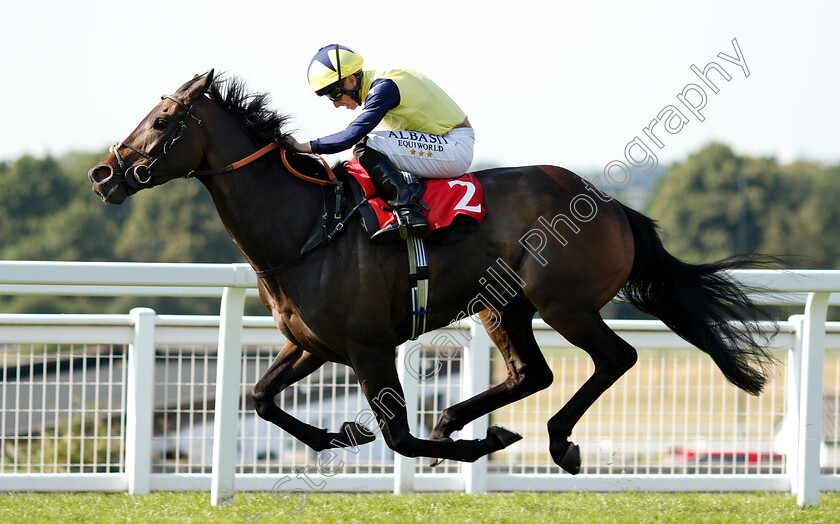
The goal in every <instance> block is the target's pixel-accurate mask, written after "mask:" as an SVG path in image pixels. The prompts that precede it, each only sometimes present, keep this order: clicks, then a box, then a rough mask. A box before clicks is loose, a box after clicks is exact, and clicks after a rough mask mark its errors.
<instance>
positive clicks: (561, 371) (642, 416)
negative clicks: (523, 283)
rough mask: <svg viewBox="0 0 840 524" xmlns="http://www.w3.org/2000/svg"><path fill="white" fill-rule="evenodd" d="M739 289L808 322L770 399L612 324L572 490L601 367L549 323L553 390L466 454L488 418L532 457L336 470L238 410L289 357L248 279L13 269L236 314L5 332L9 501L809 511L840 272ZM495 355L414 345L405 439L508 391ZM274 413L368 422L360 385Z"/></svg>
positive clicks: (358, 462)
mask: <svg viewBox="0 0 840 524" xmlns="http://www.w3.org/2000/svg"><path fill="white" fill-rule="evenodd" d="M736 276H737V277H738V278H739V279H740V280H741V281H742V282H744V283H746V284H750V285H761V286H764V287H766V288H768V289H771V290H772V291H774V292H777V293H804V295H799V296H801V297H802V298H801V299H797V298H796V297H794V298H791V296H790V295H788V296H785V297H780V296H773V295H769V294H768V295H767V296H765V297H759V298H760V299H761V300H762V301H763V302H765V303H779V302H787V303H790V302H791V301H793V302H796V301H797V300H803V301H804V303H805V309H804V314H803V315H799V316H795V317H792V318H791V319H790V320H789V321H786V322H782V324H781V327H782V332H781V333H780V335H779V336H778V337H777V338H776V341H775V346H774V347H775V348H776V349H775V351H776V352H777V356H778V357H779V359H780V362H781V364H780V367H779V369H778V371H777V373H776V376H775V377H774V379H773V380H772V381H771V383H770V384H769V385H768V388H767V390H766V392H765V393H764V394H763V395H762V396H761V397H758V398H753V397H748V396H746V395H743V394H741V393H739V392H738V391H737V390H735V389H734V388H732V387H731V386H729V385H727V384H725V383H724V381H723V378H722V376H721V375H720V373H719V372H717V371H716V369H714V367H713V364H711V361H710V360H709V359H708V358H707V357H706V356H705V355H704V354H702V353H701V352H699V351H697V350H691V349H690V348H689V346H688V345H687V344H686V343H685V342H683V341H682V340H681V339H679V338H678V337H676V336H675V335H673V334H672V333H671V332H670V331H668V330H667V329H666V328H664V326H662V324H661V323H659V322H656V321H611V322H609V323H610V325H611V327H613V329H615V330H616V331H617V332H618V333H619V334H620V335H621V336H622V337H623V338H625V339H626V340H628V342H630V343H631V344H632V345H634V346H636V347H637V348H638V349H639V350H640V360H639V364H638V365H637V366H636V368H634V370H632V371H631V372H630V373H628V375H627V376H625V377H624V378H623V379H622V380H621V381H620V382H619V383H618V384H616V385H615V386H614V387H613V388H612V389H611V390H610V391H609V392H608V393H607V394H606V395H605V396H604V398H602V399H601V400H599V402H598V403H596V405H595V406H594V407H593V409H591V410H590V411H589V412H588V413H587V415H586V416H585V417H584V418H583V419H582V421H581V423H580V424H579V425H578V427H577V428H576V430H575V435H574V436H573V438H575V440H576V441H577V442H579V443H580V444H581V446H582V449H583V451H584V454H585V455H584V458H583V472H582V473H581V474H580V475H577V476H571V475H567V474H565V473H562V472H561V471H560V470H559V468H557V467H556V466H554V465H553V464H552V463H551V460H550V457H549V456H548V453H547V448H548V441H547V435H546V433H545V429H544V428H545V422H546V421H547V419H548V418H549V417H550V416H551V415H553V414H554V412H556V411H557V410H558V409H559V408H560V406H561V405H562V402H564V401H565V400H566V399H568V397H569V396H570V395H571V393H572V392H573V391H574V390H575V389H576V388H577V387H578V386H579V385H580V384H582V382H583V381H584V380H585V378H586V377H587V376H588V374H589V373H590V372H591V367H590V364H589V361H588V358H587V357H586V356H585V354H583V353H582V352H580V351H578V350H575V349H572V348H571V347H570V346H569V344H568V342H566V341H565V340H564V339H563V338H562V337H561V336H560V335H558V334H557V333H555V332H554V331H552V330H550V329H547V328H545V326H544V325H542V324H541V323H540V322H539V321H537V322H535V327H536V333H537V339H538V342H539V343H540V345H541V347H543V348H544V349H545V353H546V358H547V360H548V361H549V364H550V365H551V366H552V369H553V370H554V373H555V384H554V385H553V386H552V387H551V388H549V389H548V390H546V391H545V392H541V393H540V394H538V395H535V396H533V397H530V398H528V399H526V400H523V401H520V402H519V403H517V404H515V405H514V406H513V407H512V408H509V409H506V410H501V411H499V412H497V413H494V414H492V415H491V416H490V417H484V418H483V419H480V420H477V421H475V422H473V423H472V424H470V425H468V426H467V427H466V428H465V429H464V431H462V432H461V435H460V436H461V438H476V437H480V436H483V434H484V431H485V430H486V427H487V425H488V423H489V419H490V418H491V417H492V421H493V423H499V424H502V425H505V426H509V427H511V428H512V429H515V430H517V431H519V432H522V433H523V434H524V435H525V439H524V440H523V441H521V442H520V443H518V444H516V445H514V446H512V447H511V448H510V449H508V450H505V451H503V452H501V453H497V454H494V455H493V456H492V457H490V459H489V460H488V459H487V458H485V459H482V460H480V461H477V462H476V463H474V464H457V463H452V462H447V463H444V464H443V465H442V466H439V467H438V468H436V469H434V470H432V469H430V468H428V463H427V462H425V461H421V460H414V459H406V458H403V457H399V456H397V457H394V456H393V454H392V453H390V451H388V450H387V449H386V448H385V447H384V446H383V445H382V439H381V438H380V439H378V440H377V442H376V443H374V444H370V445H368V446H364V447H361V448H359V450H358V451H356V452H352V451H347V450H345V451H342V452H341V453H338V454H333V455H331V456H330V457H329V458H330V459H331V460H329V461H325V460H324V456H323V455H322V456H316V455H314V454H313V453H311V452H310V451H309V450H308V449H307V448H306V447H305V446H303V445H302V444H300V443H298V442H296V441H294V439H292V438H291V437H290V436H288V435H286V434H283V433H282V432H280V431H279V429H277V428H275V427H273V426H271V425H270V424H267V423H265V422H263V421H261V420H259V419H258V418H257V417H256V416H255V414H254V412H253V410H252V409H251V408H250V406H248V405H247V395H246V394H245V393H247V391H249V390H250V387H251V386H252V385H253V384H254V383H255V382H256V379H257V378H258V376H259V374H261V372H263V371H264V370H265V368H266V367H267V366H268V364H269V363H270V361H271V359H272V358H273V353H274V352H275V351H276V349H277V346H278V345H280V344H282V342H283V338H282V335H281V334H280V333H279V332H277V330H276V329H274V327H273V325H272V323H271V319H270V318H267V317H266V318H256V317H244V318H243V316H242V310H243V303H244V297H245V295H246V294H247V293H253V288H255V287H256V279H255V276H254V274H253V272H252V271H251V269H250V268H249V267H248V266H246V265H241V264H234V265H215V264H119V263H60V262H0V293H2V294H48V295H53V294H73V295H76V294H78V295H112V294H120V295H125V294H138V295H160V296H165V295H170V296H171V295H175V296H220V295H221V296H222V297H223V300H222V307H221V311H220V316H219V317H181V316H159V315H156V314H155V313H154V312H153V311H151V310H147V309H137V310H133V311H132V312H131V314H130V315H0V352H2V358H3V360H2V370H3V371H2V372H3V377H2V378H3V381H2V392H1V393H0V408H2V412H0V416H2V419H0V424H2V427H1V428H0V429H1V430H2V431H0V441H1V442H2V446H0V490H38V491H68V490H108V491H128V492H129V493H146V492H148V491H149V490H157V489H201V490H205V489H211V499H212V502H213V503H214V504H219V503H222V502H225V501H228V500H231V499H232V496H233V493H234V488H235V489H237V490H260V491H274V492H282V493H286V494H288V493H301V492H304V493H305V492H310V491H316V490H328V491H344V490H363V491H369V490H391V489H393V490H395V491H397V492H406V491H411V490H420V491H425V490H465V491H468V492H482V491H486V490H489V491H493V490H524V489H527V490H571V489H593V490H600V491H609V490H621V489H639V490H665V491H674V490H692V491H695V490H696V491H703V490H713V491H718V490H790V491H792V492H793V493H796V494H797V499H798V501H799V503H800V504H802V505H813V504H816V503H818V501H819V490H820V489H831V490H837V489H840V468H838V467H837V466H838V464H836V463H835V462H836V461H837V458H836V456H837V452H836V447H837V445H838V441H840V435H838V433H839V432H838V428H837V425H838V422H837V421H838V414H837V409H838V405H840V398H838V397H840V325H836V324H833V323H829V324H828V326H826V322H825V319H826V312H827V307H828V303H829V297H830V294H831V292H833V291H840V272H832V271H785V272H782V271H744V272H737V274H736ZM240 326H241V329H240ZM465 330H466V331H465ZM243 346H244V349H245V350H244V351H243ZM826 349H828V354H825V351H826ZM492 351H493V349H492V347H491V344H490V341H489V338H488V337H487V336H486V334H485V333H484V332H483V329H480V326H475V325H468V324H464V325H463V326H461V327H460V328H457V327H456V328H452V329H449V330H444V331H440V332H436V333H430V334H427V335H425V336H424V337H422V338H421V340H420V341H419V342H416V343H413V344H411V343H409V344H407V345H404V346H403V347H402V348H401V351H400V355H399V360H400V362H401V363H402V366H401V367H402V369H401V373H402V377H403V382H404V386H405V393H406V398H405V401H406V403H407V407H408V409H409V411H410V413H411V412H412V411H414V410H415V409H416V415H415V416H412V422H413V423H414V424H415V426H414V427H413V428H412V429H413V430H414V431H416V432H418V433H419V434H421V435H423V434H424V432H425V433H427V432H428V429H429V427H430V424H433V420H434V419H435V418H436V416H437V415H439V413H440V411H442V409H443V408H445V407H447V406H448V405H451V404H453V403H455V402H457V401H458V400H460V399H461V398H466V397H467V396H470V395H472V394H475V393H477V392H479V391H482V390H484V389H486V388H487V387H488V385H489V384H490V383H496V382H498V381H499V380H501V379H502V378H503V363H502V362H501V361H500V359H499V356H498V353H493V352H492ZM824 382H825V387H824ZM824 400H825V408H826V409H823V408H824V406H823V402H824ZM277 401H278V402H280V404H281V406H283V408H284V409H287V410H289V411H290V412H292V413H294V414H295V415H296V416H299V417H301V418H303V419H306V420H309V421H310V422H311V423H313V424H316V425H321V426H327V427H330V428H331V429H332V430H333V431H334V430H336V429H337V427H338V425H340V423H341V422H343V421H344V420H353V419H356V420H360V421H363V419H364V417H366V416H368V415H369V412H368V406H367V404H366V403H365V402H364V401H363V399H362V395H361V394H360V392H359V389H358V387H357V386H356V384H355V381H354V380H353V376H352V373H349V372H348V371H347V370H346V368H343V367H341V366H337V365H332V364H330V365H327V366H325V367H324V368H322V369H321V370H320V371H319V372H318V373H316V374H315V375H313V376H312V377H309V378H308V379H306V381H303V382H302V383H301V384H299V385H296V386H294V387H292V388H289V390H288V391H287V392H286V393H285V394H284V395H282V396H278V398H277ZM367 420H368V422H369V421H370V419H367ZM369 425H370V424H369ZM374 425H375V424H374ZM821 452H822V465H821Z"/></svg>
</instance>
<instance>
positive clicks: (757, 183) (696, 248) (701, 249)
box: [648, 143, 786, 261]
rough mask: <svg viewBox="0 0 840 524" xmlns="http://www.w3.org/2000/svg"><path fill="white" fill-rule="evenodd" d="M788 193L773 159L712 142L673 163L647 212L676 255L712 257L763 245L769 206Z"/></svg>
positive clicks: (755, 248)
mask: <svg viewBox="0 0 840 524" xmlns="http://www.w3.org/2000/svg"><path fill="white" fill-rule="evenodd" d="M785 196H786V195H785V181H784V179H783V177H782V173H781V171H780V168H779V166H778V164H777V163H776V161H775V160H773V159H767V158H758V159H755V158H751V157H744V156H738V155H736V154H735V153H734V152H733V151H732V150H731V149H730V148H729V147H728V146H726V145H724V144H720V143H711V144H709V145H707V146H705V147H704V148H703V149H702V150H700V151H699V152H697V153H695V154H692V155H690V156H689V158H688V160H686V161H685V162H683V163H675V164H674V165H672V166H671V168H670V169H669V170H668V174H667V175H666V176H665V177H664V178H663V179H662V180H661V181H660V183H659V185H658V187H657V190H656V193H655V195H654V196H653V198H652V200H651V203H650V206H649V210H648V213H649V214H650V215H651V217H653V218H655V219H656V220H658V221H659V223H660V225H661V226H662V238H663V241H664V242H665V244H666V247H667V248H668V249H669V250H670V251H671V252H672V253H673V254H674V255H676V256H678V257H680V258H684V259H689V260H695V261H709V260H716V259H720V258H723V257H726V256H730V255H732V254H735V253H737V252H753V251H758V250H761V248H762V247H763V246H764V245H765V236H766V229H767V224H768V221H769V215H770V213H769V212H770V211H772V210H774V209H775V208H776V207H777V201H778V200H780V199H783V198H785Z"/></svg>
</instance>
